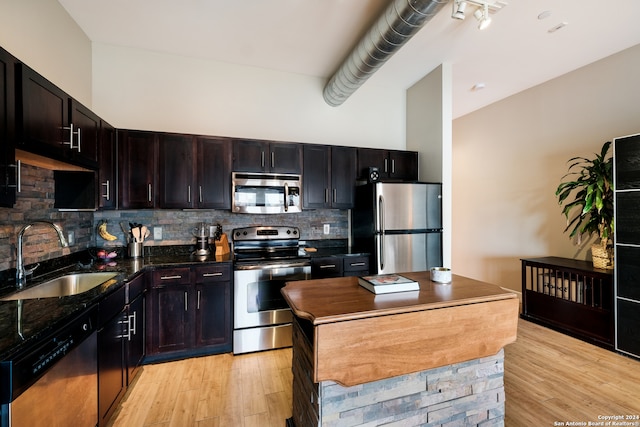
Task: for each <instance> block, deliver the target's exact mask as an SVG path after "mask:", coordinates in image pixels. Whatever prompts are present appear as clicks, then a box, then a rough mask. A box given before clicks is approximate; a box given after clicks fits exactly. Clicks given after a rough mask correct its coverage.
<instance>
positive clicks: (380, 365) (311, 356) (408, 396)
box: [282, 272, 519, 427]
mask: <svg viewBox="0 0 640 427" xmlns="http://www.w3.org/2000/svg"><path fill="white" fill-rule="evenodd" d="M402 274H403V275H404V276H406V277H408V278H411V279H413V280H416V281H418V282H419V283H420V291H415V292H400V293H393V294H384V295H375V294H373V293H371V292H369V291H367V290H366V289H364V288H362V287H361V286H360V285H358V279H357V278H356V277H344V278H335V279H321V280H311V281H304V282H302V281H299V282H289V283H287V285H286V286H285V287H284V288H283V290H282V293H283V295H284V297H285V299H286V300H287V302H288V303H289V306H290V307H291V309H292V311H293V314H294V318H295V321H294V334H293V361H292V369H293V374H294V380H293V396H294V399H293V416H292V418H291V419H289V420H288V424H289V425H295V426H296V427H306V426H317V425H321V426H341V427H343V426H357V425H364V424H366V425H381V424H385V423H399V424H397V425H403V426H409V425H427V424H428V425H430V424H431V423H434V425H440V424H446V423H449V422H451V423H462V424H465V423H466V424H465V425H473V424H480V423H487V425H494V424H497V425H500V424H502V422H503V421H502V420H503V419H504V385H503V372H504V365H503V362H504V355H503V350H502V349H503V347H504V346H505V345H506V344H509V343H511V342H513V341H515V339H516V332H517V321H518V307H519V302H518V298H517V295H516V294H514V293H512V292H508V291H505V290H503V289H501V288H500V287H497V286H494V285H490V284H488V283H483V282H479V281H476V280H473V279H469V278H465V277H461V276H456V275H453V280H452V282H451V284H446V285H445V284H438V283H434V282H431V280H430V277H429V272H416V273H402ZM400 423H401V424H400ZM394 425H395V424H394Z"/></svg>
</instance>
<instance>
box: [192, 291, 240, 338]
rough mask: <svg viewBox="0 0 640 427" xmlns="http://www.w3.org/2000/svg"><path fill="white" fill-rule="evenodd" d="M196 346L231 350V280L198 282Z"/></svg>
mask: <svg viewBox="0 0 640 427" xmlns="http://www.w3.org/2000/svg"><path fill="white" fill-rule="evenodd" d="M195 304H196V307H195V308H196V324H195V332H196V347H204V346H220V347H221V351H230V350H231V332H232V330H233V326H232V325H231V319H232V313H231V282H211V283H198V284H196V302H195Z"/></svg>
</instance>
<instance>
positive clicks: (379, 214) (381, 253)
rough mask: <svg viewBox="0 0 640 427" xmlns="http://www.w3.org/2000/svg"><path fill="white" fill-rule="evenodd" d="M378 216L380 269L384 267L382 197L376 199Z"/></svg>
mask: <svg viewBox="0 0 640 427" xmlns="http://www.w3.org/2000/svg"><path fill="white" fill-rule="evenodd" d="M378 218H379V219H380V232H381V233H380V250H379V252H378V253H379V254H380V270H382V269H384V198H383V197H382V196H380V198H379V199H378Z"/></svg>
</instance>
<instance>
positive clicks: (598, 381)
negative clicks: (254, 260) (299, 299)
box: [111, 320, 640, 427]
mask: <svg viewBox="0 0 640 427" xmlns="http://www.w3.org/2000/svg"><path fill="white" fill-rule="evenodd" d="M291 381H292V376H291V349H284V350H276V351H268V352H262V353H253V354H246V355H240V356H232V355H231V354H222V355H216V356H208V357H200V358H195V359H187V360H183V361H178V362H168V363H162V364H157V365H147V366H144V368H143V370H142V372H141V373H140V375H139V376H138V378H137V380H136V381H135V382H134V385H133V387H131V388H130V389H129V391H128V393H127V395H126V396H125V398H124V399H123V401H122V403H121V405H120V408H119V409H118V412H117V413H116V415H115V416H114V418H113V421H112V423H111V425H112V427H143V426H153V427H168V426H176V427H177V426H179V427H186V426H197V427H205V426H206V427H222V426H224V427H230V426H233V427H254V426H256V427H266V426H268V427H284V426H285V419H286V418H289V417H290V416H291ZM505 392H506V416H505V425H506V426H507V427H511V426H515V427H518V426H523V427H524V426H526V427H530V426H554V425H561V424H560V423H567V422H585V423H588V422H589V421H591V422H596V421H599V418H598V417H599V416H608V415H623V416H626V415H628V416H634V415H640V362H639V361H637V360H634V359H631V358H627V357H625V356H621V355H618V354H616V353H613V352H611V351H607V350H604V349H601V348H599V347H595V346H592V345H590V344H587V343H584V342H582V341H580V340H577V339H574V338H571V337H568V336H566V335H563V334H560V333H557V332H554V331H552V330H549V329H547V328H544V327H542V326H538V325H535V324H533V323H530V322H526V321H523V320H520V323H519V326H518V340H517V342H516V343H514V344H510V345H508V346H507V347H506V348H505ZM636 421H640V420H636Z"/></svg>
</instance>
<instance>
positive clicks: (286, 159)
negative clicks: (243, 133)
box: [233, 139, 303, 174]
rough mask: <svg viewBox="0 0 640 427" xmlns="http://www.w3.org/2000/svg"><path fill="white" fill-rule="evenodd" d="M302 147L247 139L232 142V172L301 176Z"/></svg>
mask: <svg viewBox="0 0 640 427" xmlns="http://www.w3.org/2000/svg"><path fill="white" fill-rule="evenodd" d="M302 145H303V144H298V143H288V142H271V141H261V140H248V139H237V140H234V141H233V171H234V172H258V173H260V172H272V173H292V174H301V173H302Z"/></svg>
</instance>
